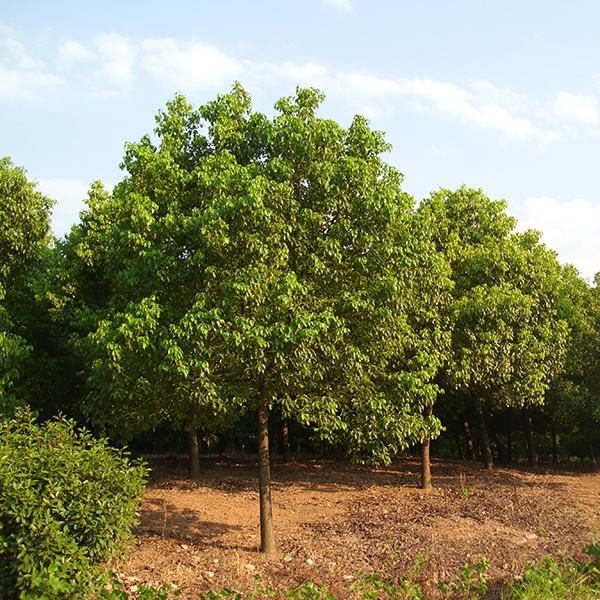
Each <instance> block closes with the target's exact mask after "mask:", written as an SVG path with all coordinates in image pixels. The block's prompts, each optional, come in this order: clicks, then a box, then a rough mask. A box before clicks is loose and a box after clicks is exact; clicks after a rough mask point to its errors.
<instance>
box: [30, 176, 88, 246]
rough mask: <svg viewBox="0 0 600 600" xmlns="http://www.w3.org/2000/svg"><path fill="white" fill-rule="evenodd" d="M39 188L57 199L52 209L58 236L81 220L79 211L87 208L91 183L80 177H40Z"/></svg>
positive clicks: (53, 226)
mask: <svg viewBox="0 0 600 600" xmlns="http://www.w3.org/2000/svg"><path fill="white" fill-rule="evenodd" d="M38 189H39V190H40V191H41V192H42V193H43V194H45V195H46V196H48V197H50V198H52V199H53V200H56V205H55V206H54V210H53V211H52V230H53V231H54V234H55V235H56V236H59V237H61V236H63V235H65V234H66V233H68V231H69V229H70V228H71V225H72V224H73V223H77V222H78V221H79V213H80V212H81V211H82V210H84V209H85V208H86V205H85V200H86V199H87V197H88V194H87V192H88V189H89V185H88V184H87V183H84V182H83V181H81V180H79V179H61V178H54V179H40V180H39V181H38Z"/></svg>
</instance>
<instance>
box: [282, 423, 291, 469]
mask: <svg viewBox="0 0 600 600" xmlns="http://www.w3.org/2000/svg"><path fill="white" fill-rule="evenodd" d="M281 439H282V442H283V460H285V462H286V463H287V462H290V459H291V458H292V450H291V447H290V425H289V422H288V420H287V419H283V420H282V421H281Z"/></svg>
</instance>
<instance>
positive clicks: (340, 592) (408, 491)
mask: <svg viewBox="0 0 600 600" xmlns="http://www.w3.org/2000/svg"><path fill="white" fill-rule="evenodd" d="M150 464H151V466H152V467H153V470H152V477H151V481H150V484H149V486H148V489H147V492H146V496H145V498H144V501H143V505H142V512H141V523H140V525H139V527H138V528H137V530H136V538H135V542H134V544H133V547H132V548H131V551H130V553H129V555H128V557H127V559H126V561H125V562H124V563H123V564H121V565H120V566H119V567H118V569H117V570H118V572H119V574H120V577H121V579H122V580H123V581H124V582H125V583H126V585H127V586H133V585H139V584H141V583H153V584H162V583H171V584H174V585H176V586H177V587H178V589H179V590H180V591H181V597H182V598H195V599H197V598H199V596H200V594H201V593H202V592H205V591H207V590H208V589H220V588H222V587H230V588H235V589H238V590H240V591H244V590H249V589H254V587H255V583H256V578H257V577H260V581H261V582H262V583H263V585H270V586H272V587H273V588H275V589H277V590H279V591H282V590H285V589H291V588H294V587H297V586H299V585H301V584H302V583H304V582H306V581H313V582H315V583H317V584H325V585H327V586H328V588H329V590H330V591H331V592H332V593H334V594H335V595H336V596H337V597H338V598H352V597H354V595H355V594H354V593H353V592H352V589H351V588H352V584H353V583H354V582H356V581H358V580H359V579H360V577H361V576H363V575H367V574H372V573H379V574H381V575H382V576H383V577H386V578H388V579H391V580H394V579H398V578H400V577H402V576H405V575H406V574H407V573H409V572H411V569H412V571H415V569H414V568H413V567H414V566H415V564H417V563H421V564H422V568H421V569H420V570H419V572H416V573H413V575H414V577H415V578H416V579H417V580H418V581H419V582H420V583H421V584H422V585H423V586H424V589H425V590H426V591H428V592H429V593H435V590H436V589H437V583H438V582H439V581H446V582H447V581H448V580H450V579H452V578H453V577H454V576H456V575H457V573H458V571H459V569H460V567H461V565H463V564H464V563H465V562H471V561H475V560H478V559H480V558H481V557H487V558H488V559H489V560H490V562H491V567H490V569H489V572H488V573H489V576H490V580H491V583H492V586H491V592H490V597H495V596H496V595H497V590H498V587H499V586H500V584H501V583H502V582H503V581H506V580H508V579H510V578H511V577H513V576H515V575H517V574H518V573H520V572H522V568H523V565H524V564H525V563H526V562H534V561H536V560H537V559H539V558H540V557H541V556H544V555H547V554H557V553H561V552H566V553H568V554H571V555H575V556H581V551H582V549H583V548H584V547H585V546H586V545H587V544H589V542H590V541H591V540H592V539H593V538H596V539H598V538H599V537H600V473H599V472H597V471H596V472H577V471H574V470H567V469H561V470H551V471H548V470H544V469H540V470H539V471H536V472H533V471H527V470H522V469H506V468H498V469H497V470H496V471H494V472H491V473H488V472H486V471H485V470H483V469H482V468H481V467H480V466H479V465H478V464H476V463H469V462H456V461H447V460H444V461H441V460H440V461H434V462H433V478H434V486H435V487H434V489H433V490H432V491H431V492H430V493H428V494H424V493H423V492H422V491H421V490H420V489H419V488H418V472H419V471H418V469H419V465H418V462H417V461H416V460H414V459H403V460H401V461H399V462H398V463H396V464H394V465H393V466H391V467H388V468H380V469H371V468H367V467H360V466H354V465H349V464H347V463H344V462H337V461H323V460H321V461H303V462H292V463H289V464H275V465H274V466H273V468H272V477H273V504H274V519H275V527H276V531H277V536H278V544H279V552H278V554H277V555H276V556H274V557H267V556H263V555H261V554H260V553H259V552H258V548H257V546H258V544H259V541H260V535H259V530H258V484H257V480H256V467H255V465H253V464H251V463H245V462H241V461H234V460H232V459H227V460H222V461H220V462H217V461H213V462H211V461H207V462H206V463H205V464H203V475H202V478H201V480H200V481H199V482H191V481H189V480H188V479H187V477H186V462H185V459H184V458H182V457H180V458H171V459H166V458H162V459H156V458H155V459H151V460H150Z"/></svg>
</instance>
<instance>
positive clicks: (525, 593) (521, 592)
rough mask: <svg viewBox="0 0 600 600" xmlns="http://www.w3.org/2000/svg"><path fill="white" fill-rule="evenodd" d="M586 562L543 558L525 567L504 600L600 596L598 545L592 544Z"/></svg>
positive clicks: (580, 599) (579, 599)
mask: <svg viewBox="0 0 600 600" xmlns="http://www.w3.org/2000/svg"><path fill="white" fill-rule="evenodd" d="M586 552H587V553H588V554H589V555H590V556H591V557H592V561H591V562H589V563H586V562H583V563H582V562H578V561H576V560H575V559H573V558H571V557H568V556H565V557H563V558H561V559H555V558H552V557H546V558H544V559H543V560H541V561H539V562H538V563H536V564H535V565H531V566H528V567H526V569H525V572H524V574H523V577H522V578H521V579H520V580H517V581H515V582H513V583H512V585H511V586H510V589H509V591H508V592H507V594H505V595H504V596H503V598H504V599H505V600H534V599H537V598H544V599H545V600H546V599H547V600H562V599H565V598H568V599H569V600H593V599H595V598H598V597H599V595H600V546H599V545H598V544H597V543H595V544H591V545H590V546H589V547H588V548H587V549H586Z"/></svg>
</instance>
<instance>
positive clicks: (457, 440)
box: [454, 428, 465, 460]
mask: <svg viewBox="0 0 600 600" xmlns="http://www.w3.org/2000/svg"><path fill="white" fill-rule="evenodd" d="M454 442H455V443H456V457H457V458H458V460H464V459H465V455H464V453H463V448H462V444H461V442H460V429H457V428H455V429H454Z"/></svg>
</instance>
